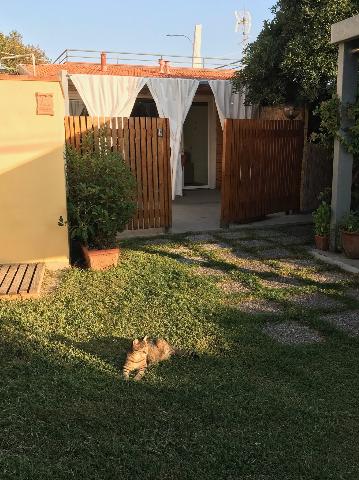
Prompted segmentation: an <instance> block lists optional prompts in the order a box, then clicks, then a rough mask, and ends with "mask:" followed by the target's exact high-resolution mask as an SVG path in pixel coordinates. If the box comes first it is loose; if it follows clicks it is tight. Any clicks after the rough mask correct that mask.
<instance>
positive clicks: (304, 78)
mask: <svg viewBox="0 0 359 480" xmlns="http://www.w3.org/2000/svg"><path fill="white" fill-rule="evenodd" d="M272 12H273V14H274V17H273V19H272V20H271V21H266V22H265V23H264V26H263V29H262V31H261V33H260V34H259V36H258V38H257V40H256V41H254V42H253V43H251V44H250V45H249V46H248V47H247V49H246V51H245V54H244V58H243V69H242V70H241V71H239V72H237V74H236V75H235V78H234V86H235V88H236V89H239V88H242V87H244V86H245V87H246V88H247V99H248V101H249V102H250V103H255V104H260V105H273V104H280V103H294V104H304V103H312V104H313V103H314V104H317V103H319V102H320V101H321V100H323V99H326V98H329V97H330V96H331V95H332V93H333V91H334V88H335V80H336V70H337V47H336V46H335V45H331V44H330V29H331V25H332V24H333V23H336V22H338V21H341V20H343V19H345V18H348V17H350V16H352V15H355V14H357V13H359V0H295V1H294V0H279V1H278V2H277V3H276V4H275V6H274V7H273V8H272Z"/></svg>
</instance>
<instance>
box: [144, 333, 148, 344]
mask: <svg viewBox="0 0 359 480" xmlns="http://www.w3.org/2000/svg"><path fill="white" fill-rule="evenodd" d="M147 339H148V335H146V336H145V337H143V341H144V342H146V343H147Z"/></svg>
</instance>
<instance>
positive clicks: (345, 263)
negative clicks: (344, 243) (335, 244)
mask: <svg viewBox="0 0 359 480" xmlns="http://www.w3.org/2000/svg"><path fill="white" fill-rule="evenodd" d="M310 253H311V254H312V255H313V256H314V257H315V258H318V260H321V261H322V262H325V263H329V264H330V265H335V266H336V267H339V268H341V269H342V270H345V271H346V272H350V273H357V274H358V273H359V260H354V259H352V258H347V257H345V256H344V254H343V253H334V252H323V251H321V250H317V249H314V248H312V249H310Z"/></svg>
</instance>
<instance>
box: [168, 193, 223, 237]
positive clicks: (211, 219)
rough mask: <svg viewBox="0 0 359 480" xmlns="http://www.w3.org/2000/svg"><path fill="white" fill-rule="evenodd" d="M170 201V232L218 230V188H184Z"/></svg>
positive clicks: (219, 211) (219, 194)
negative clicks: (179, 195)
mask: <svg viewBox="0 0 359 480" xmlns="http://www.w3.org/2000/svg"><path fill="white" fill-rule="evenodd" d="M183 193H184V195H183V197H177V198H176V200H175V201H174V202H173V203H172V229H171V231H172V233H184V232H202V231H209V230H218V229H219V228H220V218H221V193H220V192H219V191H218V190H184V192H183Z"/></svg>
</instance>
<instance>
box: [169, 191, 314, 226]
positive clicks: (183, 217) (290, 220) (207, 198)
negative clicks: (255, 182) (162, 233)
mask: <svg viewBox="0 0 359 480" xmlns="http://www.w3.org/2000/svg"><path fill="white" fill-rule="evenodd" d="M220 217H221V194H220V192H219V191H218V190H185V191H184V196H183V197H178V198H176V200H175V201H174V202H173V204H172V229H171V232H172V233H185V232H204V231H206V232H208V231H212V230H221V228H220ZM312 221H313V219H312V215H311V214H309V215H302V214H299V215H285V213H284V212H283V213H276V214H273V215H268V216H267V217H266V218H265V219H264V220H260V221H257V222H252V223H246V224H233V225H230V227H229V228H230V230H231V229H236V230H237V229H242V228H253V227H260V228H263V227H271V226H275V225H293V224H298V223H299V224H301V223H304V224H306V223H312Z"/></svg>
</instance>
